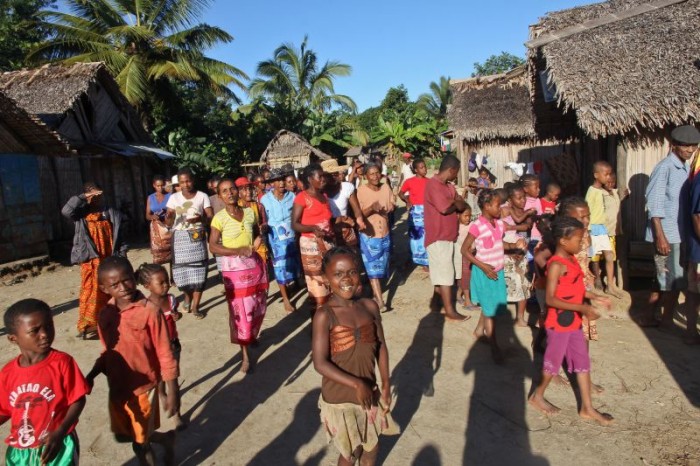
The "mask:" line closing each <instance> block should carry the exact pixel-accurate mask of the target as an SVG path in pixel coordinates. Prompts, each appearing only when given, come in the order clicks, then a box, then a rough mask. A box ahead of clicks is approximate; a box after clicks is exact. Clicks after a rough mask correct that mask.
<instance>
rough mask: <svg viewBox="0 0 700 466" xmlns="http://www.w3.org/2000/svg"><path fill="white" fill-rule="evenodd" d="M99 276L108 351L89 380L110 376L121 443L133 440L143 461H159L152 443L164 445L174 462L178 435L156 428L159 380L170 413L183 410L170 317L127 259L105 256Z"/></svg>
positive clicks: (111, 414) (103, 338)
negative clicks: (105, 298) (150, 299)
mask: <svg viewBox="0 0 700 466" xmlns="http://www.w3.org/2000/svg"><path fill="white" fill-rule="evenodd" d="M97 279H98V281H99V283H100V289H102V291H103V292H104V293H107V294H108V295H110V296H111V299H110V301H109V303H108V304H107V306H105V307H104V308H103V309H102V310H101V311H100V317H99V319H98V321H97V324H98V327H97V330H98V333H99V335H100V340H101V341H102V345H103V346H104V351H103V352H102V354H101V355H100V357H99V358H97V360H96V361H95V365H94V366H93V368H92V370H91V371H90V373H89V374H88V375H87V380H88V383H89V384H90V385H92V383H93V381H94V379H95V377H96V376H97V375H98V374H102V373H103V374H105V375H106V376H107V385H108V386H109V417H110V421H111V425H112V432H114V435H115V437H116V439H117V441H119V442H131V443H132V447H133V449H134V453H136V457H137V459H138V460H139V463H140V464H142V465H152V464H155V457H154V455H153V450H152V449H151V442H155V443H159V444H161V445H162V446H163V447H164V448H165V461H164V462H165V464H172V462H173V460H174V459H173V454H174V452H173V447H174V442H175V433H174V432H173V431H170V432H168V433H161V432H155V430H156V429H158V427H160V416H159V405H158V383H159V382H160V381H163V382H165V385H166V388H167V395H166V400H165V407H164V408H165V412H166V415H167V416H168V417H169V418H171V417H173V416H174V415H175V414H176V413H177V412H178V410H179V408H180V390H179V387H178V384H177V377H178V375H179V374H178V364H177V361H176V360H175V357H174V355H173V351H172V348H171V347H170V336H169V334H168V328H167V325H166V323H165V318H164V317H163V315H162V313H161V312H160V310H159V309H158V308H156V307H155V306H153V305H148V304H147V301H146V298H145V297H144V296H143V294H141V292H139V291H138V290H137V289H136V278H135V276H134V269H133V267H132V266H131V263H129V261H128V260H127V259H126V258H124V257H117V256H112V257H108V258H106V259H104V260H103V261H102V263H101V264H100V267H99V268H98V269H97Z"/></svg>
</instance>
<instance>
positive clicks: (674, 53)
mask: <svg viewBox="0 0 700 466" xmlns="http://www.w3.org/2000/svg"><path fill="white" fill-rule="evenodd" d="M699 24H700V0H656V1H653V0H610V1H608V2H605V3H598V4H594V5H588V6H583V7H578V8H573V9H570V10H564V11H559V12H555V13H549V14H548V15H547V16H546V17H544V18H542V19H541V21H540V22H539V23H538V24H537V25H535V26H533V27H531V30H530V39H531V41H530V42H528V44H526V45H528V46H529V47H530V51H529V54H528V66H529V69H530V76H531V79H530V81H531V85H532V86H533V87H532V91H533V92H532V95H533V98H534V104H535V105H534V107H535V116H536V126H537V127H538V135H539V124H540V123H542V122H543V120H546V117H544V118H543V117H542V116H541V115H540V110H541V108H542V106H540V105H538V102H537V95H536V93H537V92H538V91H539V89H538V87H539V86H540V84H539V81H538V79H539V73H540V72H541V71H546V72H547V74H548V77H549V80H550V81H551V82H552V83H554V85H555V86H556V98H557V101H558V104H559V107H560V116H561V115H562V113H563V112H565V111H566V110H570V111H572V112H573V113H574V114H575V119H576V124H577V125H578V127H580V128H581V129H582V130H583V131H584V132H585V133H586V134H588V135H589V136H592V137H604V136H607V135H612V134H625V133H634V132H643V131H646V130H649V131H653V130H656V129H659V128H663V127H664V126H666V125H678V124H683V123H687V122H689V121H693V120H698V119H700V61H699V60H700V36H699V35H698V31H699V29H698V25H699ZM550 116H551V115H550ZM551 121H552V122H554V121H556V118H551ZM544 123H545V124H546V123H548V122H547V121H544Z"/></svg>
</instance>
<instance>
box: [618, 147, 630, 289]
mask: <svg viewBox="0 0 700 466" xmlns="http://www.w3.org/2000/svg"><path fill="white" fill-rule="evenodd" d="M615 139H616V143H617V151H616V159H617V167H616V172H617V192H618V193H620V192H622V193H624V192H625V191H626V190H627V187H628V182H629V180H628V179H627V148H626V147H625V144H624V141H623V140H622V138H619V137H616V138H615ZM628 203H629V201H625V202H624V203H622V204H621V205H620V216H619V219H618V221H620V222H621V221H622V219H623V218H625V217H627V216H626V215H624V212H623V211H622V207H623V206H625V207H626V206H627V204H628ZM622 227H623V228H622V234H621V235H619V236H618V238H619V239H620V244H618V245H617V253H618V258H617V263H618V267H617V286H618V287H619V288H621V289H624V285H625V283H627V281H628V280H629V259H628V256H629V243H630V237H629V232H628V231H627V230H628V229H625V228H624V225H623V226H622Z"/></svg>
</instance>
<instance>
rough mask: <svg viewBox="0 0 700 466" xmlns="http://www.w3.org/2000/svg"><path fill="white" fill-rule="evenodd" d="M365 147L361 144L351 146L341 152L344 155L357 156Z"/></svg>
mask: <svg viewBox="0 0 700 466" xmlns="http://www.w3.org/2000/svg"><path fill="white" fill-rule="evenodd" d="M364 150H365V148H364V147H363V146H353V147H351V148H349V149H348V150H347V152H345V154H343V156H344V157H359V156H360V155H362V154H364Z"/></svg>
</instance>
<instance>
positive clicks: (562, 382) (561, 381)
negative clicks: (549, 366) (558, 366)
mask: <svg viewBox="0 0 700 466" xmlns="http://www.w3.org/2000/svg"><path fill="white" fill-rule="evenodd" d="M552 383H553V384H554V385H557V386H560V387H568V386H570V385H571V382H569V379H567V378H566V377H564V376H563V375H561V374H557V375H555V376H554V377H552Z"/></svg>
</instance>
